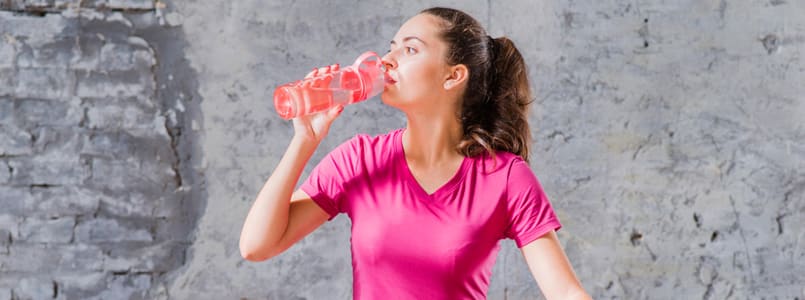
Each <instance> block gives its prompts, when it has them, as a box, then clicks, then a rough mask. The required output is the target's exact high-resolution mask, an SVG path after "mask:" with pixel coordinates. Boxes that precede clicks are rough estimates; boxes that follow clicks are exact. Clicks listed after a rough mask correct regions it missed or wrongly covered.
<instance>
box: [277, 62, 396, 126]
mask: <svg viewBox="0 0 805 300" xmlns="http://www.w3.org/2000/svg"><path fill="white" fill-rule="evenodd" d="M383 76H385V66H384V65H383V61H382V60H381V59H380V56H378V55H377V53H374V52H371V51H368V52H366V53H363V54H362V55H361V56H360V57H358V59H356V60H355V63H354V64H353V65H351V66H347V67H344V68H341V69H339V70H338V71H335V72H332V73H328V74H321V75H318V76H315V77H311V78H306V79H302V80H300V81H295V82H291V83H287V84H284V85H281V86H279V87H277V89H276V90H275V91H274V107H275V108H276V109H277V113H278V114H279V115H280V117H282V118H283V119H286V120H289V119H293V118H296V117H298V116H303V115H308V114H312V113H316V112H320V111H323V110H327V109H329V108H331V107H334V106H336V105H339V104H341V105H347V104H352V103H357V102H360V101H363V100H366V99H369V98H371V97H373V96H375V95H377V94H380V92H382V91H383V88H384V86H385V79H384V78H383ZM328 81H329V84H328V85H327V86H321V85H322V83H326V82H328Z"/></svg>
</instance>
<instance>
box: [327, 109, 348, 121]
mask: <svg viewBox="0 0 805 300" xmlns="http://www.w3.org/2000/svg"><path fill="white" fill-rule="evenodd" d="M342 111H344V106H343V105H336V106H335V107H333V108H331V109H330V110H329V111H327V116H328V117H329V118H330V119H331V120H332V119H335V118H336V117H338V116H339V115H340V114H341V112H342Z"/></svg>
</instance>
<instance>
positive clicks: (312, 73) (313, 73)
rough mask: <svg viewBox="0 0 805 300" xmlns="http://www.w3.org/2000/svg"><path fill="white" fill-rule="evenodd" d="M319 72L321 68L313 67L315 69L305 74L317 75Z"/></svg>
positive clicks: (307, 76) (309, 75)
mask: <svg viewBox="0 0 805 300" xmlns="http://www.w3.org/2000/svg"><path fill="white" fill-rule="evenodd" d="M318 72H319V69H318V68H313V71H310V72H309V73H307V75H305V78H310V77H314V76H316V74H317V73H318Z"/></svg>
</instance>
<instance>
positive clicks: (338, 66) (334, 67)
mask: <svg viewBox="0 0 805 300" xmlns="http://www.w3.org/2000/svg"><path fill="white" fill-rule="evenodd" d="M338 69H341V66H340V65H338V64H334V65H332V66H330V72H335V71H338Z"/></svg>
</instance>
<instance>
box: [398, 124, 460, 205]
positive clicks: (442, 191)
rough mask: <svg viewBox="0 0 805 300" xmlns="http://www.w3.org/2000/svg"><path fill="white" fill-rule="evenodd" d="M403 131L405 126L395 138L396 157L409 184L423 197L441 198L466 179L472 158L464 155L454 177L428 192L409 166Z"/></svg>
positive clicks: (430, 198)
mask: <svg viewBox="0 0 805 300" xmlns="http://www.w3.org/2000/svg"><path fill="white" fill-rule="evenodd" d="M403 132H405V128H402V129H399V130H398V131H397V136H396V137H395V138H394V140H395V143H394V144H395V150H396V153H397V155H396V157H397V166H398V168H399V169H400V172H402V173H403V177H405V179H406V181H407V183H408V186H409V187H410V188H411V189H412V190H413V192H415V193H416V194H418V195H419V196H420V197H421V198H422V199H429V200H435V199H439V198H440V197H441V196H442V195H446V194H449V193H451V192H453V190H455V188H456V187H457V186H458V185H459V183H461V181H462V180H463V179H464V174H465V173H466V171H467V168H468V166H469V163H470V158H469V157H467V156H464V159H463V160H462V161H461V166H459V167H458V170H457V171H456V173H455V174H453V177H451V178H450V179H449V180H448V181H447V182H445V183H444V184H442V186H440V187H439V188H437V189H436V190H435V191H433V193H431V194H428V192H427V191H425V189H424V188H423V187H422V185H420V184H419V182H418V181H417V180H416V177H414V173H413V172H411V168H410V167H409V166H408V161H407V160H406V159H405V148H403V142H402V136H403Z"/></svg>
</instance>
